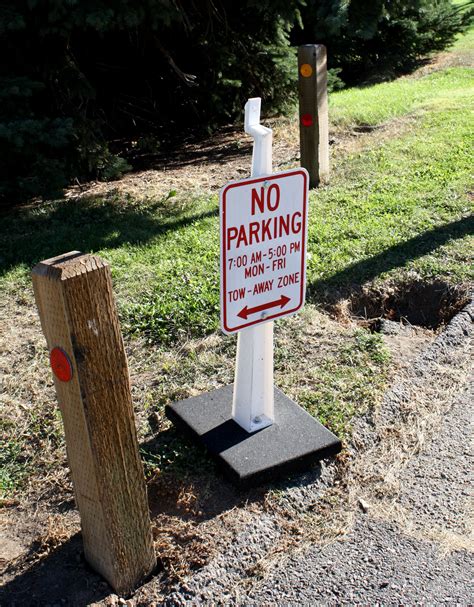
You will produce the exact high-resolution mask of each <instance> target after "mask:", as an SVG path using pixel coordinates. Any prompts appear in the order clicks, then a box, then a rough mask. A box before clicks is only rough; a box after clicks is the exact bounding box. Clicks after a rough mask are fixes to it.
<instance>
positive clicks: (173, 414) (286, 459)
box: [166, 385, 341, 488]
mask: <svg viewBox="0 0 474 607" xmlns="http://www.w3.org/2000/svg"><path fill="white" fill-rule="evenodd" d="M232 391H233V386H232V385H230V386H225V387H224V388H220V389H219V390H215V391H214V392H208V393H206V394H201V395H200V396H195V397H193V398H188V399H186V400H182V401H179V402H177V403H173V404H171V405H168V406H167V407H166V415H167V417H168V418H169V419H170V420H171V421H172V422H173V423H174V424H175V425H176V426H178V427H179V428H181V429H182V430H184V431H185V432H186V433H187V434H188V435H190V436H191V437H192V438H193V439H195V440H196V441H198V442H199V443H201V444H202V445H204V446H205V447H206V449H207V450H208V452H209V453H210V454H211V455H212V456H213V457H214V458H215V459H216V460H217V462H218V464H219V465H220V466H221V468H222V470H223V472H224V474H225V475H226V476H227V477H228V478H229V480H230V481H232V482H233V483H234V484H235V485H237V486H239V487H242V488H244V487H250V486H255V485H259V484H261V483H265V482H267V481H269V480H274V479H276V478H277V477H281V476H283V475H285V474H288V473H289V472H293V471H302V470H304V469H307V468H308V467H309V466H310V465H311V464H312V463H313V462H315V461H318V460H321V459H324V458H326V457H329V456H330V455H335V454H336V453H339V451H340V450H341V441H340V440H339V439H338V438H337V437H336V436H334V434H333V433H332V432H330V431H329V430H327V429H326V428H325V427H324V426H322V425H321V424H320V423H319V422H318V421H317V420H316V419H314V417H312V416H311V415H309V413H307V412H306V411H305V410H304V409H302V408H301V407H300V406H299V405H297V404H296V403H295V402H293V401H292V400H290V399H289V398H288V397H287V396H285V395H284V394H283V393H282V392H280V390H278V389H277V388H275V423H274V424H273V425H271V426H268V427H267V428H263V429H262V430H259V431H257V432H254V433H252V434H249V433H248V432H246V431H245V430H244V429H243V428H241V427H240V426H239V425H238V424H237V423H236V422H235V421H234V420H233V419H232Z"/></svg>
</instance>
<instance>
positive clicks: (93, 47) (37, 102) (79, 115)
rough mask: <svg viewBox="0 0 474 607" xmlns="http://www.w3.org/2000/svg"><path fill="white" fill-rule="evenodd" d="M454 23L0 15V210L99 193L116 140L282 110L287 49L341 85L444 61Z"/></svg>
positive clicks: (58, 9) (274, 0)
mask: <svg viewBox="0 0 474 607" xmlns="http://www.w3.org/2000/svg"><path fill="white" fill-rule="evenodd" d="M471 4H472V3H471ZM463 19H464V22H465V20H466V13H465V12H463V13H462V12H456V10H455V9H453V7H452V6H451V4H450V2H449V0H415V1H410V2H409V1H408V0H373V1H371V2H366V1H365V0H350V1H349V0H313V1H311V0H308V1H307V2H306V4H305V3H304V2H303V0H286V1H284V0H259V1H258V2H257V1H255V0H243V1H242V2H230V0H220V1H217V2H215V1H211V0H195V1H194V2H192V3H190V2H189V3H188V2H184V3H174V2H169V1H168V0H142V1H141V2H136V1H134V0H116V1H115V2H105V0H9V1H6V2H0V36H1V43H0V50H1V53H2V57H3V58H4V61H3V62H2V67H1V68H0V97H1V106H0V198H1V199H3V201H4V202H7V203H9V204H11V203H12V202H15V201H16V200H19V199H24V198H26V197H31V196H37V195H51V194H54V193H56V192H60V190H61V188H62V187H64V186H65V185H66V184H67V183H68V182H69V181H70V180H71V179H72V178H75V177H79V178H81V177H94V178H99V179H111V178H113V177H114V176H117V175H118V174H120V173H121V172H122V171H124V170H126V169H127V168H128V167H127V163H126V161H125V160H124V159H123V158H121V157H119V156H116V155H114V154H113V153H112V152H111V151H110V149H114V145H115V144H114V141H115V140H122V141H123V140H126V139H129V140H131V139H134V140H139V141H145V142H147V145H149V142H150V141H160V140H162V139H163V138H165V137H166V134H167V133H170V132H173V133H174V134H176V133H177V132H179V131H181V132H184V131H185V130H188V129H190V128H192V129H196V128H201V129H207V130H212V129H213V128H214V127H215V126H216V125H217V124H219V123H222V122H224V121H230V120H233V119H234V118H235V117H236V116H237V115H239V113H240V112H241V111H242V106H243V104H244V102H245V100H246V99H247V98H248V97H249V96H254V95H259V96H262V97H263V98H264V100H265V109H266V110H267V111H268V110H275V111H276V110H281V109H284V106H285V104H286V103H288V101H291V99H292V98H293V96H294V89H295V80H296V70H295V67H294V63H295V52H294V48H293V47H291V45H290V39H291V42H292V43H293V44H300V43H307V42H313V41H315V42H324V43H326V44H327V46H328V48H329V53H330V57H331V63H332V67H333V68H341V69H342V71H341V76H342V78H343V80H344V81H346V82H348V83H353V82H356V81H360V79H361V78H366V77H367V76H369V75H370V73H371V72H372V71H373V70H374V69H377V70H379V71H380V70H381V69H382V70H383V71H384V72H385V73H393V72H394V71H396V70H399V69H406V68H407V67H410V66H411V65H413V63H414V62H415V61H416V60H417V58H418V57H419V56H420V55H424V54H426V53H428V52H429V51H432V50H439V49H441V48H443V47H444V46H445V45H446V44H448V43H449V42H450V41H451V40H452V39H453V37H454V35H455V34H456V32H458V31H460V30H461V29H462V27H463ZM333 81H334V82H336V81H337V79H334V78H333ZM107 142H109V143H107ZM109 146H110V149H109Z"/></svg>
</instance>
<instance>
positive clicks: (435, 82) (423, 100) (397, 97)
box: [330, 68, 474, 126]
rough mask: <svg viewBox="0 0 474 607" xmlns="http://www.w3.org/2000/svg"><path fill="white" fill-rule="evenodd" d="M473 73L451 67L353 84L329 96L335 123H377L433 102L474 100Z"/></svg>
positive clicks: (344, 124) (426, 106)
mask: <svg viewBox="0 0 474 607" xmlns="http://www.w3.org/2000/svg"><path fill="white" fill-rule="evenodd" d="M473 85H474V82H473V74H472V70H471V69H469V68H449V69H445V70H442V71H438V72H434V73H432V74H429V75H427V76H424V77H422V78H410V77H404V78H399V79H398V80H394V81H393V82H384V83H382V84H376V85H373V86H367V87H362V88H351V89H346V90H344V91H339V92H337V93H334V94H332V95H331V97H330V114H331V121H332V122H333V124H336V125H341V126H347V125H354V124H356V125H377V124H382V123H384V122H387V121H389V120H393V119H394V118H399V117H401V116H405V115H407V114H411V113H413V112H420V111H422V110H426V109H428V108H429V107H430V105H431V104H432V103H433V102H434V103H441V104H443V103H448V104H450V103H455V101H456V100H458V99H459V101H460V102H461V103H462V102H463V100H466V101H467V100H469V99H471V100H472V89H473Z"/></svg>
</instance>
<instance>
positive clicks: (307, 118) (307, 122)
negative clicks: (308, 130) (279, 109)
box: [301, 114, 313, 126]
mask: <svg viewBox="0 0 474 607" xmlns="http://www.w3.org/2000/svg"><path fill="white" fill-rule="evenodd" d="M301 124H302V125H303V126H312V125H313V117H312V116H311V114H303V115H302V116H301Z"/></svg>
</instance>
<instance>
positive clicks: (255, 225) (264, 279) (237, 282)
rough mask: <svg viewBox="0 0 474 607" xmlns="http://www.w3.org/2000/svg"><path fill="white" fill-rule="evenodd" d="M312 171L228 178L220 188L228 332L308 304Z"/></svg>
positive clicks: (225, 325)
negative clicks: (309, 188) (307, 273)
mask: <svg viewBox="0 0 474 607" xmlns="http://www.w3.org/2000/svg"><path fill="white" fill-rule="evenodd" d="M307 201H308V173H307V172H306V170H305V169H302V168H298V169H294V170H290V171H285V172H283V173H273V174H270V175H267V176H264V177H258V178H249V179H243V180H241V181H235V182H230V183H228V184H227V185H226V186H225V187H224V188H223V189H222V190H221V192H220V220H221V222H220V226H221V324H222V330H223V331H224V332H225V333H234V332H235V331H240V330H241V329H244V328H246V327H250V326H253V325H256V324H259V323H262V322H267V321H269V320H274V319H276V318H281V317H282V316H288V315H290V314H294V313H295V312H297V311H298V310H299V309H300V308H301V307H302V306H303V304H304V299H305V290H306V240H307V224H308V220H307V217H308V202H307Z"/></svg>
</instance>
